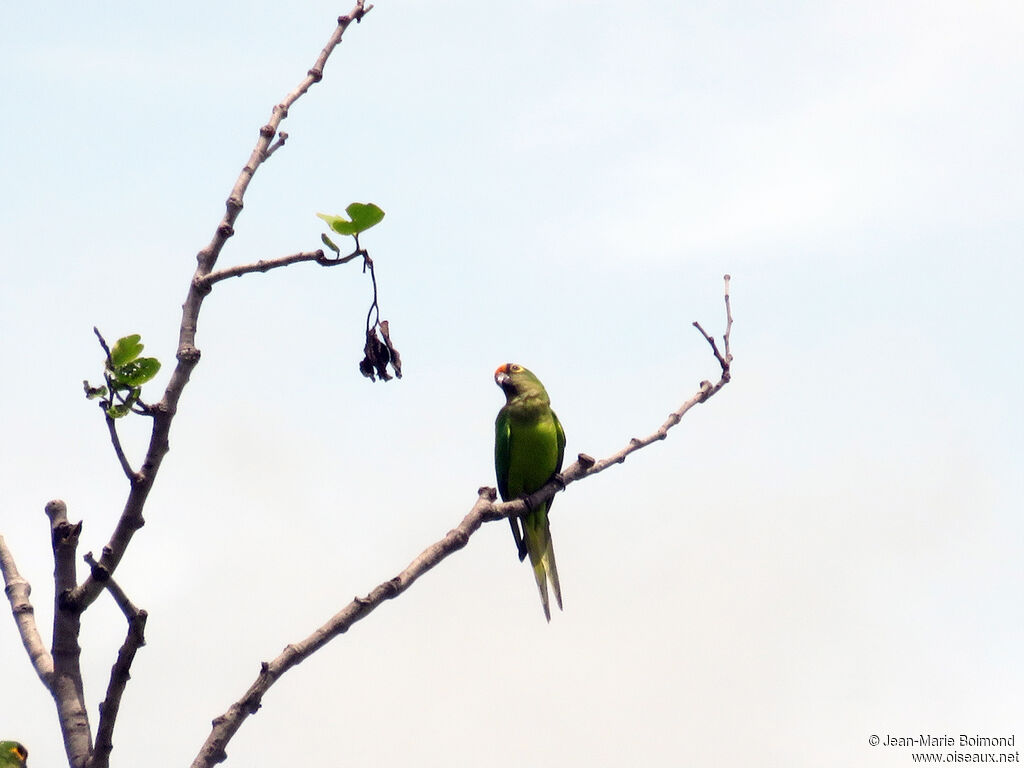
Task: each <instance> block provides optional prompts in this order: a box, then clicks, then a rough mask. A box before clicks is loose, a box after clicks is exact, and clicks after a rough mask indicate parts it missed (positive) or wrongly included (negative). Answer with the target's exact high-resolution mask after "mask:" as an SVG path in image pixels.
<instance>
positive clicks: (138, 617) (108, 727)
mask: <svg viewBox="0 0 1024 768" xmlns="http://www.w3.org/2000/svg"><path fill="white" fill-rule="evenodd" d="M85 562H87V563H88V564H89V565H90V566H91V567H92V568H93V570H94V571H98V572H97V573H96V578H97V579H98V580H99V581H102V582H104V583H105V585H106V588H107V591H108V592H109V593H110V596H111V597H113V598H114V602H115V603H117V607H118V608H120V609H121V612H122V613H123V614H124V617H125V618H126V619H127V620H128V635H127V636H126V637H125V639H124V643H122V644H121V648H120V649H119V650H118V652H117V659H116V660H115V661H114V665H113V667H111V670H110V682H109V683H108V685H107V696H106V698H105V699H104V700H103V701H102V702H101V703H100V722H99V726H97V728H96V748H95V749H94V750H93V752H92V756H91V757H90V758H89V762H88V764H87V766H86V768H107V766H108V765H109V764H110V753H111V751H112V750H113V748H114V742H113V735H114V724H115V722H116V721H117V713H118V711H119V710H120V708H121V697H122V695H123V694H124V689H125V687H126V686H127V685H128V680H129V679H130V678H131V674H130V672H131V667H132V662H133V661H134V660H135V654H136V652H137V651H138V650H139V648H141V647H142V646H143V645H145V644H146V640H145V630H146V619H147V618H148V614H147V613H146V612H145V611H144V610H140V609H139V608H136V607H135V605H134V603H132V601H131V600H129V599H128V596H127V595H126V594H125V593H124V590H122V589H121V587H120V586H118V584H117V582H116V581H114V579H112V578H111V577H110V576H109V574H104V573H103V572H102V571H101V570H100V569H102V566H101V565H100V564H99V563H98V562H96V559H95V558H94V557H93V556H92V552H88V553H86V555H85Z"/></svg>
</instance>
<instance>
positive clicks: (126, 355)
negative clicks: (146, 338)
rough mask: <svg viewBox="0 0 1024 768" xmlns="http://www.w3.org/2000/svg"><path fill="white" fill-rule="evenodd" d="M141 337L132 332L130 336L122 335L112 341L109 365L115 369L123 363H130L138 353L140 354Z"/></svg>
mask: <svg viewBox="0 0 1024 768" xmlns="http://www.w3.org/2000/svg"><path fill="white" fill-rule="evenodd" d="M140 339H142V337H141V336H140V335H139V334H137V333H133V334H132V335H131V336H122V337H121V338H120V339H118V340H117V341H116V342H115V343H114V347H113V349H111V350H110V367H111V368H112V369H114V370H117V369H118V368H120V367H121V366H123V365H124V364H125V363H130V362H131V361H132V360H134V359H135V358H136V357H138V356H139V355H140V354H142V343H141V341H140Z"/></svg>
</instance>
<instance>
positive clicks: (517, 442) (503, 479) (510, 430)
mask: <svg viewBox="0 0 1024 768" xmlns="http://www.w3.org/2000/svg"><path fill="white" fill-rule="evenodd" d="M494 381H495V382H496V383H497V385H498V386H499V387H501V389H502V391H503V392H504V393H505V400H506V402H505V405H504V407H503V408H502V409H501V410H500V411H498V418H497V420H496V421H495V422H494V469H495V472H496V473H497V476H498V492H499V493H501V498H502V499H503V500H505V501H510V500H512V499H516V498H519V497H520V496H524V495H528V494H531V493H533V492H534V491H536V490H538V489H539V488H541V487H542V486H544V485H545V484H546V483H547V482H548V481H549V480H550V479H551V478H552V477H554V475H555V474H556V473H557V472H558V471H559V470H560V469H561V468H562V457H563V455H564V453H565V432H564V431H563V430H562V425H561V424H560V423H559V421H558V417H557V416H555V412H554V411H552V410H551V400H550V399H549V398H548V393H547V392H546V391H545V389H544V385H543V384H541V383H540V380H539V379H538V378H537V377H536V376H534V375H533V374H532V373H530V371H528V370H526V369H525V368H523V366H521V365H516V364H515V363H506V364H505V365H503V366H501V367H500V368H499V369H498V370H496V371H495V372H494ZM550 509H551V502H550V501H548V502H547V503H545V504H541V505H539V506H538V507H537V508H535V509H532V510H530V511H529V512H527V513H526V515H525V517H524V518H523V520H522V532H521V533H520V529H519V524H520V523H519V520H518V519H517V518H514V517H510V518H509V523H511V525H512V535H513V536H514V537H515V540H516V547H517V549H518V550H519V559H520V560H523V559H525V558H526V556H527V555H529V556H530V565H531V566H533V575H534V577H535V578H536V579H537V589H539V590H540V601H541V603H542V604H543V606H544V616H545V617H546V618H547V620H548V621H551V609H550V607H549V606H548V582H550V583H551V589H552V590H553V591H554V593H555V601H556V602H557V603H558V607H559V609H561V607H562V590H561V587H559V585H558V568H557V566H556V565H555V550H554V548H553V547H552V545H551V529H550V527H549V524H548V511H549V510H550Z"/></svg>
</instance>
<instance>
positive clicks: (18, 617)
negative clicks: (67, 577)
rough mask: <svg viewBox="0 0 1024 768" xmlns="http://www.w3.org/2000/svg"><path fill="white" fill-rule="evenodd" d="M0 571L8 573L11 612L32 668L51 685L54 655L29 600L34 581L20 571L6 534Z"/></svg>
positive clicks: (6, 585)
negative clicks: (40, 632) (45, 643)
mask: <svg viewBox="0 0 1024 768" xmlns="http://www.w3.org/2000/svg"><path fill="white" fill-rule="evenodd" d="M0 571H2V572H3V575H4V591H5V592H6V593H7V600H8V601H9V602H10V604H11V613H13V614H14V623H15V624H16V625H17V626H18V634H19V635H21V643H22V645H24V646H25V652H26V653H27V654H28V658H29V660H30V661H31V662H32V668H33V669H35V671H36V674H37V675H39V679H40V680H42V681H43V685H45V686H46V687H47V689H49V687H50V683H51V680H52V679H53V657H52V656H50V653H49V651H47V650H46V646H45V645H43V638H42V637H41V636H40V635H39V627H38V626H37V625H36V610H35V608H33V607H32V601H31V600H29V595H31V594H32V585H31V584H29V583H28V582H27V581H26V580H25V579H24V578H22V576H21V574H20V573H18V566H17V564H15V562H14V555H13V554H12V553H11V550H10V549H8V547H7V542H6V541H4V537H3V536H0Z"/></svg>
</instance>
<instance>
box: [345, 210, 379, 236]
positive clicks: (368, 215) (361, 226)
mask: <svg viewBox="0 0 1024 768" xmlns="http://www.w3.org/2000/svg"><path fill="white" fill-rule="evenodd" d="M345 213H347V214H348V216H349V218H350V219H352V224H353V225H354V226H355V227H356V232H365V231H366V230H368V229H369V228H370V227H373V226H376V225H377V224H380V223H381V221H383V219H384V211H382V210H381V209H380V208H378V207H377V206H376V205H374V204H373V203H350V204H349V206H348V208H346V209H345Z"/></svg>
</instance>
